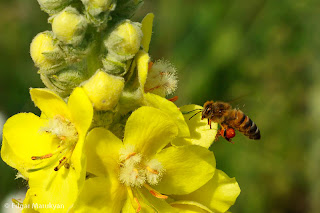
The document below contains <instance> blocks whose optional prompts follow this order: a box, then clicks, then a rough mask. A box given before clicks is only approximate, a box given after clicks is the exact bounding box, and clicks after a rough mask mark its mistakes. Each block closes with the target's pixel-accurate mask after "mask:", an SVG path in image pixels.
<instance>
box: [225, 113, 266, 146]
mask: <svg viewBox="0 0 320 213" xmlns="http://www.w3.org/2000/svg"><path fill="white" fill-rule="evenodd" d="M225 123H226V124H227V125H228V126H230V127H233V128H235V129H236V130H238V131H239V132H242V133H243V134H244V135H245V136H247V137H248V138H250V139H253V140H259V139H260V138H261V135H260V130H259V128H258V127H257V125H256V124H255V123H254V122H253V121H252V120H251V119H250V118H249V117H248V116H246V115H245V114H244V113H243V112H242V111H241V110H237V109H233V110H232V111H231V113H230V116H229V119H227V120H225Z"/></svg>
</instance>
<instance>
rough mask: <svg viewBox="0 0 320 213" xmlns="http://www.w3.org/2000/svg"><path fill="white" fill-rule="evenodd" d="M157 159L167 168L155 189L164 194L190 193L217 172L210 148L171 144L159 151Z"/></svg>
mask: <svg viewBox="0 0 320 213" xmlns="http://www.w3.org/2000/svg"><path fill="white" fill-rule="evenodd" d="M155 159H157V160H158V161H159V162H160V163H161V164H162V166H163V168H164V169H165V171H164V174H163V177H162V179H161V181H160V182H159V184H158V185H155V186H153V187H154V189H156V190H157V191H159V192H160V193H162V194H167V195H171V194H175V195H177V194H188V193H191V192H193V191H194V190H197V189H199V188H200V187H202V186H203V185H205V184H206V183H207V182H208V181H209V180H210V179H211V178H212V176H213V174H214V172H215V166H216V161H215V158H214V155H213V153H212V152H210V151H209V150H208V149H206V148H204V147H201V146H196V145H191V146H176V147H174V146H171V147H169V148H166V149H163V150H162V151H161V152H159V153H158V154H157V155H156V156H155Z"/></svg>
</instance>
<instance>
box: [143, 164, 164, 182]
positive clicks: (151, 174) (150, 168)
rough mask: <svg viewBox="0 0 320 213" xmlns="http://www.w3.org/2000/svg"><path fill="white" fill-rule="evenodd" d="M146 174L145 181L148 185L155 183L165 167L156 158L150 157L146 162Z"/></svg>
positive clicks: (159, 178)
mask: <svg viewBox="0 0 320 213" xmlns="http://www.w3.org/2000/svg"><path fill="white" fill-rule="evenodd" d="M146 166H147V168H146V176H147V181H148V183H149V184H150V185H157V184H158V183H159V181H160V180H161V178H162V175H163V173H164V171H165V169H164V168H163V167H162V164H161V163H160V162H159V161H158V160H156V159H152V160H150V161H149V162H148V163H147V164H146Z"/></svg>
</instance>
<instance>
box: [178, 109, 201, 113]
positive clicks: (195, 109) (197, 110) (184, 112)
mask: <svg viewBox="0 0 320 213" xmlns="http://www.w3.org/2000/svg"><path fill="white" fill-rule="evenodd" d="M198 110H199V111H202V109H194V110H191V111H188V112H182V114H189V113H190V112H194V111H198Z"/></svg>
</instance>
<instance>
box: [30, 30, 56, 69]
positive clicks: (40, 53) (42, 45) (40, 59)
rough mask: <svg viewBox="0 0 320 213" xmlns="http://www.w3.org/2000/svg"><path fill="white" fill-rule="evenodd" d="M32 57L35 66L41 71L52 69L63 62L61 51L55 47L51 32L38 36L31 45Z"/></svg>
mask: <svg viewBox="0 0 320 213" xmlns="http://www.w3.org/2000/svg"><path fill="white" fill-rule="evenodd" d="M30 55H31V58H32V60H33V62H34V63H35V65H36V66H37V67H39V68H41V69H50V68H52V67H54V66H58V65H59V64H61V62H62V58H61V54H60V49H59V48H58V47H57V46H56V45H55V42H54V40H53V36H52V33H51V32H48V31H46V32H42V33H39V34H38V35H36V37H34V39H33V40H32V42H31V45H30Z"/></svg>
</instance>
